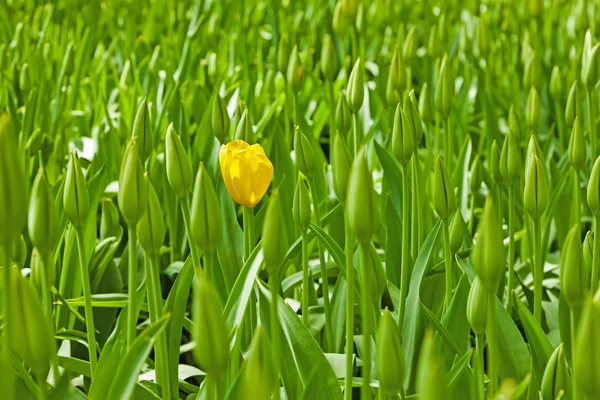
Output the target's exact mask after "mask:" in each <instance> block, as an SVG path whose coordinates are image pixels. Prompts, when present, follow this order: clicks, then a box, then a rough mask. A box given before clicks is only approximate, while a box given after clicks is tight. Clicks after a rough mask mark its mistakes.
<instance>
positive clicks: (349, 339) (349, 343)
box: [344, 220, 354, 400]
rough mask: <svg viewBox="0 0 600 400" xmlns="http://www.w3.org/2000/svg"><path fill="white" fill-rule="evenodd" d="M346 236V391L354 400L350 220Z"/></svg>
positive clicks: (348, 397) (350, 399)
mask: <svg viewBox="0 0 600 400" xmlns="http://www.w3.org/2000/svg"><path fill="white" fill-rule="evenodd" d="M345 228H346V237H345V248H344V251H345V253H346V391H345V399H346V400H352V377H353V375H354V374H353V368H352V367H353V363H352V361H353V358H354V241H353V237H352V230H351V229H350V224H349V223H348V220H346V223H345Z"/></svg>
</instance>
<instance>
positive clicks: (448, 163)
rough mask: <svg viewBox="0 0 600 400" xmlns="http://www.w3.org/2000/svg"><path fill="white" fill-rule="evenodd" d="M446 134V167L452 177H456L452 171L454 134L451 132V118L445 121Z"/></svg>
mask: <svg viewBox="0 0 600 400" xmlns="http://www.w3.org/2000/svg"><path fill="white" fill-rule="evenodd" d="M444 134H445V135H446V142H445V145H446V148H445V149H444V156H445V157H446V166H447V167H448V171H450V176H452V175H454V170H453V169H452V132H450V118H446V119H444Z"/></svg>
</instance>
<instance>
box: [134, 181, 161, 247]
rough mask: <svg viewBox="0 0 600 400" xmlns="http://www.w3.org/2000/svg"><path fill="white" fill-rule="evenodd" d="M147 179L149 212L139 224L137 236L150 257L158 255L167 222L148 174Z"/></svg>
mask: <svg viewBox="0 0 600 400" xmlns="http://www.w3.org/2000/svg"><path fill="white" fill-rule="evenodd" d="M145 178H146V179H145V184H146V186H147V191H148V196H146V198H147V200H148V203H147V206H146V207H147V211H146V213H145V214H144V216H143V217H142V219H140V222H139V223H138V226H137V234H138V239H139V241H140V244H141V245H142V248H143V249H144V251H145V252H146V253H148V254H150V255H156V254H158V253H159V251H160V247H161V246H162V244H163V241H164V240H165V233H166V231H165V220H164V218H163V213H162V209H161V207H160V200H159V199H158V196H157V195H156V191H155V190H154V187H153V186H152V183H150V180H149V179H148V175H147V174H146V177H145Z"/></svg>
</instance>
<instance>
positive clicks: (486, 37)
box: [477, 14, 491, 58]
mask: <svg viewBox="0 0 600 400" xmlns="http://www.w3.org/2000/svg"><path fill="white" fill-rule="evenodd" d="M477 28H478V29H477V49H478V50H479V55H480V56H481V57H482V58H487V57H488V55H489V54H490V47H491V46H490V43H491V40H490V28H489V26H488V23H487V18H486V16H485V14H483V15H481V16H480V17H479V25H478V26H477Z"/></svg>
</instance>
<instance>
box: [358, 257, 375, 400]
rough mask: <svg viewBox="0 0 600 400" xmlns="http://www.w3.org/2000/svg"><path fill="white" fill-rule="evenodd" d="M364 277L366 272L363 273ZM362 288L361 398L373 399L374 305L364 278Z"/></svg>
mask: <svg viewBox="0 0 600 400" xmlns="http://www.w3.org/2000/svg"><path fill="white" fill-rule="evenodd" d="M358 267H359V269H360V270H361V271H364V268H365V265H359V266H358ZM363 277H364V273H363ZM361 289H362V291H361V292H362V294H361V296H362V299H361V300H362V310H361V312H362V330H363V374H362V375H363V376H362V378H363V384H362V391H361V396H360V398H361V400H370V399H371V364H372V355H371V316H372V315H373V305H372V304H371V294H370V293H369V289H370V287H369V285H368V284H366V282H365V280H364V279H363V281H362V284H361Z"/></svg>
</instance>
